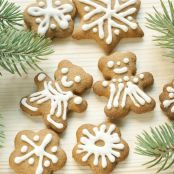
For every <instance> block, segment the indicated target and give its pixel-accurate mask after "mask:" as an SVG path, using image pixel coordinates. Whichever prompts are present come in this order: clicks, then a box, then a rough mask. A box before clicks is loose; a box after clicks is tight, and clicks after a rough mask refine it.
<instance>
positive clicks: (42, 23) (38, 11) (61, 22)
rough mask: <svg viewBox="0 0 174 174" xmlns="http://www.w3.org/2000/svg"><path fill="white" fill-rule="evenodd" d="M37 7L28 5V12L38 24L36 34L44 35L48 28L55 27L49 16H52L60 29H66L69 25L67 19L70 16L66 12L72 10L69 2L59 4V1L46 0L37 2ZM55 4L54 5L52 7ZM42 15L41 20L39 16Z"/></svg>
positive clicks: (69, 18)
mask: <svg viewBox="0 0 174 174" xmlns="http://www.w3.org/2000/svg"><path fill="white" fill-rule="evenodd" d="M38 4H39V7H30V8H29V9H28V13H29V14H30V15H31V16H34V17H38V18H36V23H38V24H39V26H38V34H40V35H45V34H46V32H47V31H48V29H49V28H51V29H52V30H54V29H56V25H55V24H54V23H52V24H51V18H53V19H54V20H55V21H56V23H57V24H58V26H59V27H60V28H61V29H62V30H66V29H67V28H68V27H69V21H70V20H71V16H70V15H69V14H67V13H70V12H72V11H73V6H72V5H71V4H61V1H59V0H57V1H53V0H46V4H45V2H43V1H40V2H38ZM54 6H55V7H54ZM42 16H44V18H43V20H42V19H41V18H40V17H42Z"/></svg>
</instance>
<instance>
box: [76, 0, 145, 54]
mask: <svg viewBox="0 0 174 174" xmlns="http://www.w3.org/2000/svg"><path fill="white" fill-rule="evenodd" d="M74 2H75V4H76V7H77V11H78V13H79V15H80V18H81V21H80V25H79V27H78V28H77V29H75V31H74V32H73V38H75V39H78V40H80V39H93V40H95V41H96V42H97V43H98V44H99V45H100V46H101V47H102V48H103V49H104V51H105V52H106V53H110V52H112V50H113V49H114V48H115V47H116V45H117V44H118V43H119V41H120V40H121V39H122V38H130V37H131V38H133V37H143V36H144V33H143V31H142V29H141V28H140V26H139V25H138V23H137V21H136V15H137V13H138V11H139V9H140V4H141V1H140V0H105V1H101V0H74Z"/></svg>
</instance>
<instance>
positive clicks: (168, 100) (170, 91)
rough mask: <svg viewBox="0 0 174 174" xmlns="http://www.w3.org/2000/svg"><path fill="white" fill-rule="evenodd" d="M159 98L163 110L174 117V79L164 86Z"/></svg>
mask: <svg viewBox="0 0 174 174" xmlns="http://www.w3.org/2000/svg"><path fill="white" fill-rule="evenodd" d="M159 99H160V102H161V105H160V106H161V109H162V110H163V112H164V113H165V114H166V115H167V116H168V117H169V118H170V119H174V80H172V82H170V83H168V84H166V85H165V86H164V87H163V91H162V93H161V94H160V97H159Z"/></svg>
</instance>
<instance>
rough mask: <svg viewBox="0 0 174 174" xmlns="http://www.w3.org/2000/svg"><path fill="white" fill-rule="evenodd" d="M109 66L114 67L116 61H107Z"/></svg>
mask: <svg viewBox="0 0 174 174" xmlns="http://www.w3.org/2000/svg"><path fill="white" fill-rule="evenodd" d="M107 67H108V68H113V67H114V61H112V60H110V61H108V62H107Z"/></svg>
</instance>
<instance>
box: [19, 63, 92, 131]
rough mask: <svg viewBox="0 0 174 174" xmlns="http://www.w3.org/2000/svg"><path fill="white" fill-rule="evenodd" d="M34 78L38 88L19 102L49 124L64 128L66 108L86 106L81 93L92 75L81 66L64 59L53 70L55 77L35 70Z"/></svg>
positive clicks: (73, 108)
mask: <svg viewBox="0 0 174 174" xmlns="http://www.w3.org/2000/svg"><path fill="white" fill-rule="evenodd" d="M34 81H35V84H36V86H37V92H35V93H33V94H31V95H29V96H28V97H24V98H22V100H21V102H20V106H21V109H22V110H23V111H24V112H26V113H28V114H30V115H33V116H39V115H43V117H44V120H45V123H46V125H47V126H48V127H49V128H52V129H54V130H55V131H57V132H63V131H64V129H65V128H66V127H67V113H68V111H74V112H78V113H80V112H83V111H85V110H86V108H87V102H86V101H85V100H83V99H82V97H80V95H81V94H83V93H84V92H85V91H86V90H87V89H89V88H91V86H92V83H93V79H92V76H91V75H89V74H88V73H86V72H85V71H84V70H83V69H82V68H81V67H79V66H77V65H74V64H72V63H71V62H70V61H67V60H63V61H61V62H60V63H59V65H58V69H57V71H56V72H55V81H53V80H51V78H50V77H48V76H47V75H46V74H45V73H40V74H38V75H37V76H36V77H35V79H34Z"/></svg>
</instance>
